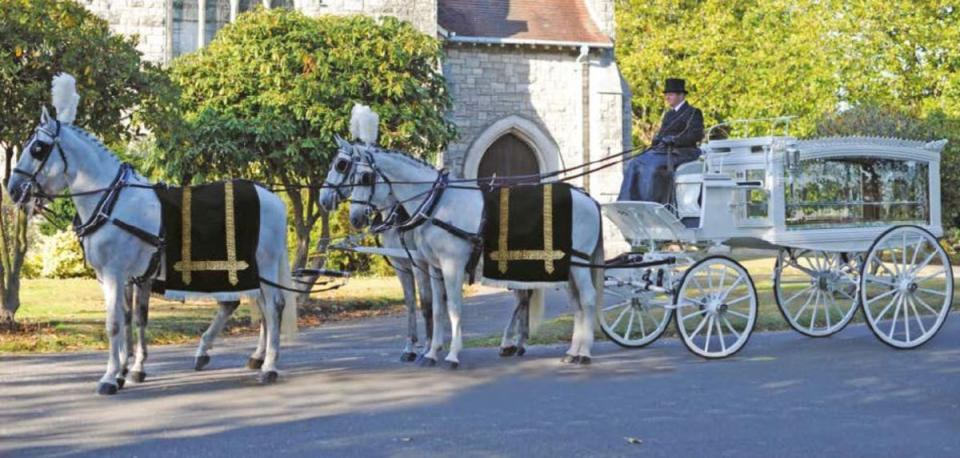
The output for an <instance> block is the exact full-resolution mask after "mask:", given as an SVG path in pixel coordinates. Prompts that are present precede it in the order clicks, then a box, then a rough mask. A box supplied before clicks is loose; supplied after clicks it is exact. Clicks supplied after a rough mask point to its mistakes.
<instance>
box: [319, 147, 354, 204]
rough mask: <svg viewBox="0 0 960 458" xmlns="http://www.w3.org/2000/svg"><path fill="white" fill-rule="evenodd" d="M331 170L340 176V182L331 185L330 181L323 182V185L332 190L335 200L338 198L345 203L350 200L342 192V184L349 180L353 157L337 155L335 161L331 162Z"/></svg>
mask: <svg viewBox="0 0 960 458" xmlns="http://www.w3.org/2000/svg"><path fill="white" fill-rule="evenodd" d="M340 156H348V157H340ZM333 170H335V171H336V172H337V173H339V174H340V176H341V177H343V178H342V179H341V180H340V182H339V183H331V182H330V180H324V181H323V185H324V186H325V187H328V188H331V189H333V192H335V193H336V194H337V198H339V199H340V201H347V200H349V199H350V196H349V195H347V193H346V192H345V191H344V190H343V188H344V187H345V186H344V183H346V182H347V181H348V180H349V178H350V175H351V173H352V172H353V156H352V155H346V154H343V153H341V154H338V155H337V159H336V160H334V161H333Z"/></svg>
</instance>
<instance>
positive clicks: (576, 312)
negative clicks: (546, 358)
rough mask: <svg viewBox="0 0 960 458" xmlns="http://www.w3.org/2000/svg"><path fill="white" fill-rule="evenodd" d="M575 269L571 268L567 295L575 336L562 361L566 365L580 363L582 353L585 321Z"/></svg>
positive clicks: (571, 339)
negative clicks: (581, 344)
mask: <svg viewBox="0 0 960 458" xmlns="http://www.w3.org/2000/svg"><path fill="white" fill-rule="evenodd" d="M574 269H576V268H575V267H571V268H570V276H571V279H570V282H569V283H568V285H567V295H568V296H569V298H570V307H572V308H573V336H572V337H571V338H570V348H569V349H567V354H566V355H564V357H563V359H561V360H560V361H562V362H564V363H579V362H580V358H578V357H577V354H578V352H579V351H580V340H581V339H582V334H583V332H582V330H581V327H582V325H583V320H582V319H581V316H580V315H581V314H582V313H583V309H582V308H581V307H580V292H579V290H578V288H577V286H578V283H577V282H576V281H575V280H574V278H573V277H574Z"/></svg>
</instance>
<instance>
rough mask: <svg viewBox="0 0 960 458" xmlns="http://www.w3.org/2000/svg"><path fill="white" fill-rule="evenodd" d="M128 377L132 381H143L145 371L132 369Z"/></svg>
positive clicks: (145, 375)
mask: <svg viewBox="0 0 960 458" xmlns="http://www.w3.org/2000/svg"><path fill="white" fill-rule="evenodd" d="M130 379H131V380H133V381H134V383H143V381H144V380H146V379H147V373H146V372H140V371H133V372H131V373H130Z"/></svg>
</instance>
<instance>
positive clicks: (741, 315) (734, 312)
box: [727, 309, 750, 321]
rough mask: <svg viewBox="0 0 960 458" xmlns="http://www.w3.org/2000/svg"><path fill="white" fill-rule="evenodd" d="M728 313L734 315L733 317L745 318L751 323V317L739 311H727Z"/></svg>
mask: <svg viewBox="0 0 960 458" xmlns="http://www.w3.org/2000/svg"><path fill="white" fill-rule="evenodd" d="M727 313H729V314H731V315H733V316H738V317H740V318H743V319H744V320H747V321H750V316H749V315H744V314H742V313H740V312H738V311H736V310H730V309H727Z"/></svg>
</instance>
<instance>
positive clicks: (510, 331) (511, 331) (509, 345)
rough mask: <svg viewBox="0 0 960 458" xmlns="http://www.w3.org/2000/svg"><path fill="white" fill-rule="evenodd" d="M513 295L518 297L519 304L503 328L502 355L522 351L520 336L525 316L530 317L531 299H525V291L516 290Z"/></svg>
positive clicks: (511, 354) (505, 355)
mask: <svg viewBox="0 0 960 458" xmlns="http://www.w3.org/2000/svg"><path fill="white" fill-rule="evenodd" d="M513 295H514V296H515V297H516V298H517V305H516V306H515V308H514V309H513V314H512V315H511V316H510V322H509V323H507V327H506V329H504V330H503V338H501V339H500V356H503V357H507V356H513V355H516V354H518V353H519V352H520V347H522V345H520V344H519V342H518V338H519V335H521V334H523V333H524V317H529V312H528V307H529V305H530V300H529V298H527V299H526V300H524V291H522V290H514V291H513Z"/></svg>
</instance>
